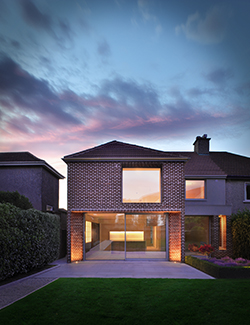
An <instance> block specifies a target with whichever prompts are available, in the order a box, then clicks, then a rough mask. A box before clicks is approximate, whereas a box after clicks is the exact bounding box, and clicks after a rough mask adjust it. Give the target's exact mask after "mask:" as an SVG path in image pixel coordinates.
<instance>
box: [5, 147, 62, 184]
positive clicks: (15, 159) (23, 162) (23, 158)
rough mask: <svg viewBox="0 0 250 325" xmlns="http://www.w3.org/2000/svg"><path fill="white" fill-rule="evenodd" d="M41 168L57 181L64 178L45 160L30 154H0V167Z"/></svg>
mask: <svg viewBox="0 0 250 325" xmlns="http://www.w3.org/2000/svg"><path fill="white" fill-rule="evenodd" d="M10 166H12V167H17V166H18V167H20V166H41V167H44V168H45V169H47V170H48V171H49V172H51V173H52V174H53V175H54V176H55V177H57V178H58V179H63V178H64V176H63V175H61V174H60V173H58V171H56V170H55V169H54V168H53V167H52V166H50V165H49V164H48V163H47V162H46V161H45V160H42V159H39V158H37V157H36V156H34V155H32V154H31V153H30V152H27V151H25V152H0V167H10Z"/></svg>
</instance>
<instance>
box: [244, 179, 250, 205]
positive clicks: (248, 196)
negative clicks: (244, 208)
mask: <svg viewBox="0 0 250 325" xmlns="http://www.w3.org/2000/svg"><path fill="white" fill-rule="evenodd" d="M245 201H250V183H245Z"/></svg>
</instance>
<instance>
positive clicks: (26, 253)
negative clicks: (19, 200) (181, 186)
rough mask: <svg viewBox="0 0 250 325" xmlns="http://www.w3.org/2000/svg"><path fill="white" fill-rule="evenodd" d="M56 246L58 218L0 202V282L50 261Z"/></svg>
mask: <svg viewBox="0 0 250 325" xmlns="http://www.w3.org/2000/svg"><path fill="white" fill-rule="evenodd" d="M59 246H60V219H59V216H58V215H54V214H50V213H44V212H41V211H38V210H35V209H29V210H21V209H19V208H17V207H15V206H13V205H11V204H9V203H6V204H5V203H0V252H1V254H0V280H4V279H6V278H8V277H11V276H13V275H14V274H18V273H26V272H28V271H30V270H32V269H35V268H39V267H42V266H44V265H46V264H48V263H51V262H53V261H54V260H56V259H57V258H58V256H59Z"/></svg>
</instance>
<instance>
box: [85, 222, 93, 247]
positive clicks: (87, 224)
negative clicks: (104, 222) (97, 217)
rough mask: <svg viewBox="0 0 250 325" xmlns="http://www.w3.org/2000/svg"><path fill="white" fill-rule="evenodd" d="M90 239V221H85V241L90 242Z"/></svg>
mask: <svg viewBox="0 0 250 325" xmlns="http://www.w3.org/2000/svg"><path fill="white" fill-rule="evenodd" d="M91 241H92V226H91V222H90V221H86V222H85V242H86V243H91Z"/></svg>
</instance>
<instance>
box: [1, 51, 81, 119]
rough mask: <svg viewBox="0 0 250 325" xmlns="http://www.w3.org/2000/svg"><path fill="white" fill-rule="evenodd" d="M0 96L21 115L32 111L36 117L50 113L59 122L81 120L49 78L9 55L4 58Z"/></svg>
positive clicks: (13, 111) (12, 109) (49, 116)
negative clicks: (15, 60)
mask: <svg viewBox="0 0 250 325" xmlns="http://www.w3.org/2000/svg"><path fill="white" fill-rule="evenodd" d="M0 98H1V99H2V100H4V101H5V102H7V103H8V109H9V111H10V112H11V113H13V114H16V113H17V112H18V111H20V112H21V115H23V114H25V115H26V114H30V113H32V114H33V116H34V118H35V119H36V118H39V116H40V117H41V116H43V117H44V116H46V118H47V119H48V120H49V119H51V120H52V121H53V120H54V119H55V118H56V119H57V123H58V122H60V121H61V122H64V123H67V122H68V123H69V124H77V123H78V120H77V119H76V118H75V117H74V116H73V115H71V114H69V113H68V112H67V109H68V107H69V105H70V103H67V102H64V101H61V100H60V97H59V95H58V94H57V93H56V92H55V91H53V89H52V88H51V87H50V86H49V84H48V82H46V81H45V80H40V79H37V78H35V77H34V76H32V75H30V74H29V73H28V72H27V71H25V70H23V69H22V68H21V67H20V66H19V65H18V64H16V63H15V62H14V61H13V60H12V59H10V58H8V57H5V58H3V59H2V61H1V62H0ZM2 103H3V102H2ZM7 114H8V113H7Z"/></svg>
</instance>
